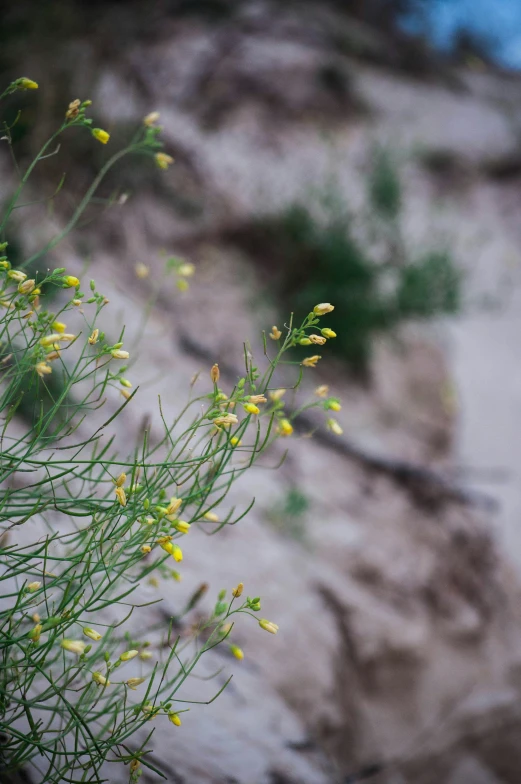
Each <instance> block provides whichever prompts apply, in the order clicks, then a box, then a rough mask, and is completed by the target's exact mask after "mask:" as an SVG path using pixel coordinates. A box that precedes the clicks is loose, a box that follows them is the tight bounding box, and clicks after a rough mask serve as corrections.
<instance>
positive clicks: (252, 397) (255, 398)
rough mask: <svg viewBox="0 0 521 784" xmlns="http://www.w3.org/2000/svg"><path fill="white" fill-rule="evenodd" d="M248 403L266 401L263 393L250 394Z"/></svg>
mask: <svg viewBox="0 0 521 784" xmlns="http://www.w3.org/2000/svg"><path fill="white" fill-rule="evenodd" d="M248 402H249V403H266V402H267V401H266V398H265V397H264V395H250V396H249V398H248Z"/></svg>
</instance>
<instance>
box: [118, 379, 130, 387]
mask: <svg viewBox="0 0 521 784" xmlns="http://www.w3.org/2000/svg"><path fill="white" fill-rule="evenodd" d="M119 383H120V384H121V386H122V387H126V388H127V389H132V381H129V380H128V378H120V379H119Z"/></svg>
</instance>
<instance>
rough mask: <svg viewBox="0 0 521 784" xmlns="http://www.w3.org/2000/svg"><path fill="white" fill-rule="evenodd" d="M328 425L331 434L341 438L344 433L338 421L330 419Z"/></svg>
mask: <svg viewBox="0 0 521 784" xmlns="http://www.w3.org/2000/svg"><path fill="white" fill-rule="evenodd" d="M326 424H327V427H328V428H329V430H331V432H332V433H334V434H335V435H336V436H341V435H342V433H343V432H344V431H343V430H342V428H341V427H340V425H339V424H338V422H337V421H336V419H328V420H327V422H326Z"/></svg>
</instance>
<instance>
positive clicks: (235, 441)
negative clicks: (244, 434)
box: [230, 436, 242, 447]
mask: <svg viewBox="0 0 521 784" xmlns="http://www.w3.org/2000/svg"><path fill="white" fill-rule="evenodd" d="M230 444H231V445H232V446H233V447H236V446H240V445H241V444H242V441H241V439H240V438H237V436H232V437H231V438H230Z"/></svg>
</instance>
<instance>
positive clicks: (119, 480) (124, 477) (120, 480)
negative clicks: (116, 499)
mask: <svg viewBox="0 0 521 784" xmlns="http://www.w3.org/2000/svg"><path fill="white" fill-rule="evenodd" d="M126 481H127V475H126V474H125V473H123V472H122V473H121V474H120V475H119V476H118V477H117V479H116V482H115V484H116V487H123V485H124V484H125V482H126Z"/></svg>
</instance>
